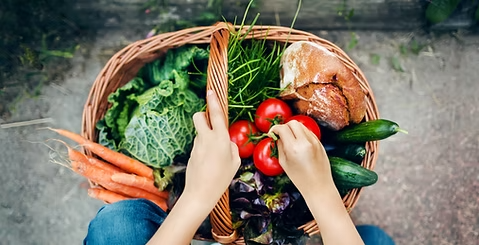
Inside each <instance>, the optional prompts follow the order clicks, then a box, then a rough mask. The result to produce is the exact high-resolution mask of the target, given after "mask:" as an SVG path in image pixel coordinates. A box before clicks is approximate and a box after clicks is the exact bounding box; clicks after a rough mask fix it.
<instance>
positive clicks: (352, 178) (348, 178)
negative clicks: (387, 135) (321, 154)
mask: <svg viewBox="0 0 479 245" xmlns="http://www.w3.org/2000/svg"><path fill="white" fill-rule="evenodd" d="M329 162H330V164H331V173H332V175H333V180H334V184H335V185H336V187H337V188H338V189H353V188H360V187H364V186H370V185H372V184H374V183H376V182H377V181H378V175H377V174H376V173H375V172H374V171H371V170H369V169H366V168H363V167H361V166H360V165H359V164H356V163H354V162H351V161H348V160H346V159H343V158H340V157H329Z"/></svg>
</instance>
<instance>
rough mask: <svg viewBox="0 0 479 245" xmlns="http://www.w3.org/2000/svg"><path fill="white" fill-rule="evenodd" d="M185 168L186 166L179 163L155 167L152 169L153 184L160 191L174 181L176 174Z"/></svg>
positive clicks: (182, 171)
mask: <svg viewBox="0 0 479 245" xmlns="http://www.w3.org/2000/svg"><path fill="white" fill-rule="evenodd" d="M185 170H186V166H185V165H179V164H176V165H171V166H168V167H163V168H157V169H155V170H154V171H153V175H154V176H155V186H156V187H158V189H159V190H161V191H163V190H166V188H167V187H168V186H170V185H171V184H172V183H173V182H174V180H175V177H176V176H177V174H178V173H184V172H185Z"/></svg>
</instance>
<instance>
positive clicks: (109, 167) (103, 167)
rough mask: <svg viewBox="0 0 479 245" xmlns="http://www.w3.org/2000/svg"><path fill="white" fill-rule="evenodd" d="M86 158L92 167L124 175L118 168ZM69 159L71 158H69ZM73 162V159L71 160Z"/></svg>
mask: <svg viewBox="0 0 479 245" xmlns="http://www.w3.org/2000/svg"><path fill="white" fill-rule="evenodd" d="M86 157H87V158H88V161H89V162H90V163H91V164H92V165H93V166H97V167H99V168H102V169H105V170H107V171H110V172H112V173H124V172H123V170H121V169H120V168H118V167H116V166H114V165H112V164H109V163H106V162H104V161H102V160H100V159H98V158H95V157H90V156H86ZM70 159H71V158H70ZM72 160H73V159H72ZM143 178H146V177H143Z"/></svg>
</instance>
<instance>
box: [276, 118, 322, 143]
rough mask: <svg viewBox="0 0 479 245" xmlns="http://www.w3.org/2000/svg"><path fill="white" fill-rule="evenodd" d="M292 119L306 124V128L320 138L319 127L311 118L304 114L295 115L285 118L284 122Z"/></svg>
mask: <svg viewBox="0 0 479 245" xmlns="http://www.w3.org/2000/svg"><path fill="white" fill-rule="evenodd" d="M292 120H296V121H298V122H300V123H302V124H303V125H304V126H306V128H308V129H309V130H310V131H311V132H313V134H314V135H316V137H318V139H319V140H321V130H320V129H319V126H318V124H317V123H316V121H315V120H314V119H313V118H311V117H308V116H305V115H295V116H292V117H290V118H288V119H286V121H285V122H284V123H287V122H289V121H292Z"/></svg>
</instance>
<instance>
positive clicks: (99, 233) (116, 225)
mask: <svg viewBox="0 0 479 245" xmlns="http://www.w3.org/2000/svg"><path fill="white" fill-rule="evenodd" d="M165 218H166V213H165V212H164V211H163V210H161V209H160V208H159V207H158V206H156V204H154V203H152V202H150V201H148V200H145V199H136V200H126V201H120V202H117V203H114V204H109V205H105V206H103V207H102V208H101V209H100V210H99V211H98V213H97V215H96V217H95V218H94V219H93V220H92V221H91V222H90V225H89V226H88V234H87V236H86V238H85V240H84V241H83V244H85V245H104V244H115V245H123V244H129V245H144V244H146V243H147V242H148V240H150V238H151V237H152V236H153V235H154V234H155V232H156V230H158V228H159V227H160V225H161V223H163V221H164V220H165ZM357 229H358V232H359V234H360V235H361V238H362V239H363V241H364V243H365V244H366V245H394V242H393V240H392V239H391V237H389V236H388V235H387V234H386V233H385V232H384V231H383V230H381V229H380V228H379V227H377V226H371V225H362V226H357Z"/></svg>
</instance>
